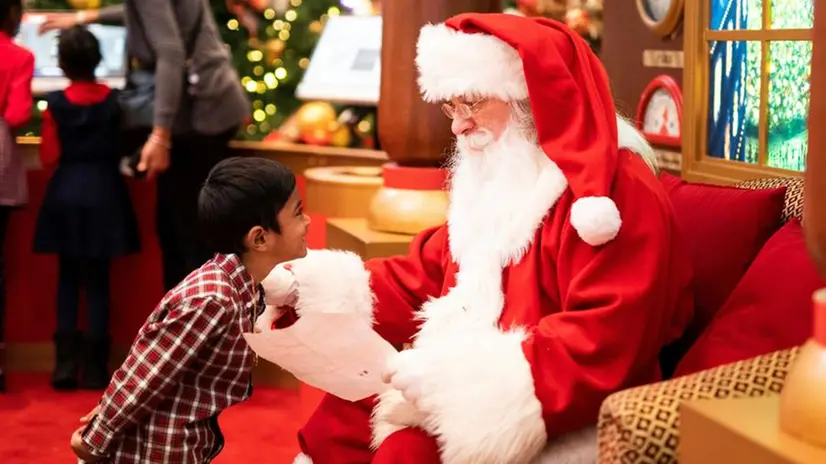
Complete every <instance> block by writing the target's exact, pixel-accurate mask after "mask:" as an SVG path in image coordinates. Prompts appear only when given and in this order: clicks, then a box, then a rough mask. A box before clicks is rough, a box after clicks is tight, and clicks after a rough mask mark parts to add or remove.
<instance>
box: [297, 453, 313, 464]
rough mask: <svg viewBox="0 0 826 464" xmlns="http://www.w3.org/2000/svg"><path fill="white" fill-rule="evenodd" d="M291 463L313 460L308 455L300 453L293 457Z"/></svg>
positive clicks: (306, 463) (308, 462) (307, 463)
mask: <svg viewBox="0 0 826 464" xmlns="http://www.w3.org/2000/svg"><path fill="white" fill-rule="evenodd" d="M293 464H313V460H312V459H310V457H309V456H307V455H306V454H304V453H300V454H299V455H298V456H296V457H295V460H294V461H293Z"/></svg>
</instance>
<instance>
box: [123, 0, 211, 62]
mask: <svg viewBox="0 0 826 464" xmlns="http://www.w3.org/2000/svg"><path fill="white" fill-rule="evenodd" d="M198 4H199V5H200V7H199V8H198V16H197V17H196V18H195V30H194V31H192V33H191V34H190V35H189V37H182V38H183V39H184V53H186V56H185V60H186V61H187V62H188V61H189V59H190V58H191V57H192V54H193V53H195V43H196V42H197V41H198V38H199V37H200V36H201V31H202V29H203V23H204V10H205V9H206V6H205V2H204V0H198ZM173 11H174V13H175V22H176V23H178V27H180V22H178V15H177V11H175V10H173ZM133 12H134V13H135V15H134V16H135V22H136V23H137V24H138V27H140V29H141V34H142V35H143V37H144V39H145V40H146V29H144V27H143V21H141V17H140V16H141V15H140V13H139V12H138V10H137V9H136V8H133ZM126 33H127V34H128V33H129V31H127V32H126ZM149 48H150V50H151V51H152V56H153V58H154V59H155V60H157V59H158V57H157V56H156V55H155V50H152V47H149Z"/></svg>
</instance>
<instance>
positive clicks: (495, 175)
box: [448, 122, 556, 244]
mask: <svg viewBox="0 0 826 464" xmlns="http://www.w3.org/2000/svg"><path fill="white" fill-rule="evenodd" d="M527 134H528V131H526V130H523V129H521V128H520V124H519V123H517V122H512V123H510V125H509V126H508V127H507V128H506V129H505V131H504V132H503V133H502V135H501V136H500V137H499V139H498V140H495V141H491V142H489V143H488V144H487V145H486V146H484V147H482V148H481V149H479V150H474V149H472V148H471V147H472V146H474V144H472V143H471V140H470V139H469V138H468V136H459V137H458V138H457V140H456V151H455V153H454V154H453V156H452V157H451V159H450V179H451V180H450V209H449V212H448V223H449V225H450V230H451V235H454V236H463V237H465V239H470V237H478V238H479V243H480V244H481V243H490V242H488V241H487V240H483V239H484V237H483V236H484V235H486V234H487V233H495V231H496V229H498V227H497V224H508V223H512V222H513V221H514V220H515V219H516V217H515V216H517V215H520V214H524V207H523V205H525V203H526V202H533V201H535V200H536V198H535V191H536V184H537V182H538V181H539V179H540V176H541V174H542V172H543V170H546V169H555V168H556V167H555V166H554V165H553V162H552V161H551V160H550V159H549V158H548V156H547V155H546V154H545V153H544V152H543V151H542V149H541V148H540V147H539V146H538V145H537V144H536V142H535V141H534V140H532V137H530V136H529V135H527ZM474 241H475V240H474Z"/></svg>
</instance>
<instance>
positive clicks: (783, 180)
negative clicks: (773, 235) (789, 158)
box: [734, 177, 803, 223]
mask: <svg viewBox="0 0 826 464" xmlns="http://www.w3.org/2000/svg"><path fill="white" fill-rule="evenodd" d="M734 186H735V187H740V188H747V189H752V190H760V189H772V188H779V187H784V186H785V187H786V202H785V203H786V204H785V206H784V208H783V222H784V223H785V222H786V221H788V220H789V219H791V218H798V219H803V178H802V177H767V178H765V179H755V180H749V181H745V182H740V183H738V184H734Z"/></svg>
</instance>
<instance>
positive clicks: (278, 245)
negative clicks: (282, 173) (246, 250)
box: [267, 189, 310, 262]
mask: <svg viewBox="0 0 826 464" xmlns="http://www.w3.org/2000/svg"><path fill="white" fill-rule="evenodd" d="M278 225H279V226H280V227H281V233H280V234H279V233H276V232H274V231H268V235H269V237H267V240H268V241H272V252H273V256H274V257H275V256H277V257H278V259H279V262H283V261H291V260H293V259H298V258H303V257H304V256H306V255H307V226H309V225H310V218H309V217H307V215H306V214H304V205H303V204H302V202H301V198H300V197H299V196H298V190H297V189H296V190H293V193H292V194H291V195H290V198H289V199H288V200H287V203H285V204H284V207H283V208H282V209H281V211H279V213H278Z"/></svg>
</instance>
